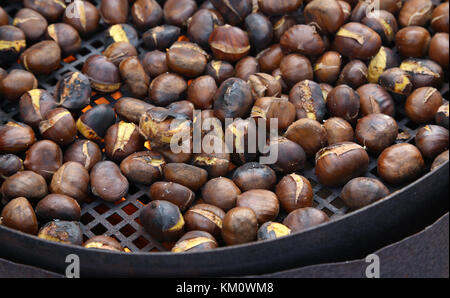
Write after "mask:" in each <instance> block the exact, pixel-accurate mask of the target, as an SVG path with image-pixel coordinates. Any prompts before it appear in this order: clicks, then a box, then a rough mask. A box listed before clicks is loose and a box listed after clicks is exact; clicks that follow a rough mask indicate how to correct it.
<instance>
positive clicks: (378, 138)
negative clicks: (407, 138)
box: [355, 114, 398, 154]
mask: <svg viewBox="0 0 450 298" xmlns="http://www.w3.org/2000/svg"><path fill="white" fill-rule="evenodd" d="M355 135H356V140H357V141H358V143H359V144H360V145H361V146H364V147H367V149H368V150H369V151H370V152H372V153H375V154H379V153H381V151H383V150H384V149H386V148H387V147H389V146H390V145H392V144H393V143H394V142H395V140H396V139H397V135H398V125H397V122H396V121H395V119H394V118H392V117H391V116H388V115H385V114H369V115H367V116H365V117H363V118H361V119H359V120H358V124H357V125H356V130H355Z"/></svg>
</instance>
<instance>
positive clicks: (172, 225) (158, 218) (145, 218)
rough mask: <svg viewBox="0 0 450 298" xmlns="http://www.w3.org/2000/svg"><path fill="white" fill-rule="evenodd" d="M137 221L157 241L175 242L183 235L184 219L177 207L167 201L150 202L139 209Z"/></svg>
mask: <svg viewBox="0 0 450 298" xmlns="http://www.w3.org/2000/svg"><path fill="white" fill-rule="evenodd" d="M139 219H140V221H141V223H142V226H143V227H144V229H145V231H147V232H148V233H149V234H150V235H151V236H152V237H153V238H155V239H156V240H157V241H165V242H168V241H176V240H178V238H180V236H181V235H183V232H184V225H185V222H184V219H183V215H181V212H180V209H179V208H178V207H177V205H175V204H172V203H171V202H169V201H158V200H156V201H152V202H150V203H148V204H147V205H146V206H145V207H144V208H142V209H141V213H140V215H139Z"/></svg>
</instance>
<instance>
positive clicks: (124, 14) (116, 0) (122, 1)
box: [98, 0, 130, 25]
mask: <svg viewBox="0 0 450 298" xmlns="http://www.w3.org/2000/svg"><path fill="white" fill-rule="evenodd" d="M98 9H99V12H100V16H101V17H102V20H103V21H104V22H105V23H106V24H110V25H114V24H122V23H126V22H127V20H128V11H129V9H130V6H129V3H128V1H127V0H108V1H101V2H100V6H99V8H98Z"/></svg>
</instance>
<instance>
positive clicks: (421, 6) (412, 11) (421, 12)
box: [398, 0, 434, 27]
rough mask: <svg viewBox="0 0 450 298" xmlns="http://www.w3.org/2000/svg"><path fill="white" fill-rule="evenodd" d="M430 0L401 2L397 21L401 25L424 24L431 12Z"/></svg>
mask: <svg viewBox="0 0 450 298" xmlns="http://www.w3.org/2000/svg"><path fill="white" fill-rule="evenodd" d="M433 8H434V5H433V2H431V0H409V1H406V2H405V3H403V6H402V8H401V9H400V13H399V15H398V23H399V24H400V26H402V27H406V26H425V25H426V24H427V23H428V22H429V21H430V19H431V15H432V13H433Z"/></svg>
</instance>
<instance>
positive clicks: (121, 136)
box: [105, 121, 144, 162]
mask: <svg viewBox="0 0 450 298" xmlns="http://www.w3.org/2000/svg"><path fill="white" fill-rule="evenodd" d="M143 148H144V138H143V137H142V136H141V134H140V133H139V128H138V126H136V124H134V123H128V122H124V121H120V122H119V123H116V124H114V125H112V126H111V127H110V128H108V130H107V132H106V135H105V153H106V156H108V158H109V159H111V160H113V161H117V162H120V161H122V160H123V159H124V158H125V157H127V156H129V155H131V154H133V153H135V152H137V151H140V150H142V149H143Z"/></svg>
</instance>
